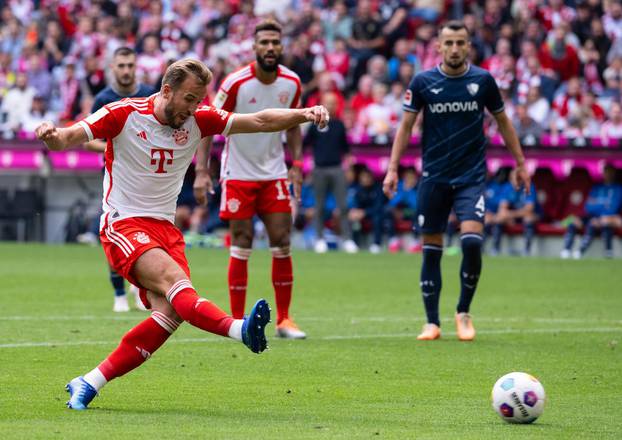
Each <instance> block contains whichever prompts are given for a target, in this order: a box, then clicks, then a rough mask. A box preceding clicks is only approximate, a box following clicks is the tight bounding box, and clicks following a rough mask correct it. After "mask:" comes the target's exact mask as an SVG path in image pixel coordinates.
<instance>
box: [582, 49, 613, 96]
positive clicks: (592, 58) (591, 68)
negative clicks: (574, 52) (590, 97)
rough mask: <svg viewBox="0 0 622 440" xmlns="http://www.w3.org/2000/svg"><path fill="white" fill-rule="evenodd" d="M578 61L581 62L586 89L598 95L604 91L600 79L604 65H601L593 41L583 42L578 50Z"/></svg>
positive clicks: (598, 53)
mask: <svg viewBox="0 0 622 440" xmlns="http://www.w3.org/2000/svg"><path fill="white" fill-rule="evenodd" d="M579 59H580V60H581V74H582V77H583V81H584V82H585V84H586V86H587V89H588V90H590V91H591V92H594V93H596V94H599V95H600V94H601V93H602V92H603V90H604V86H603V82H602V79H601V78H602V73H603V72H604V70H605V68H606V63H601V57H600V52H598V50H597V49H596V45H595V44H594V40H591V39H588V40H585V43H584V44H583V46H582V47H581V49H579Z"/></svg>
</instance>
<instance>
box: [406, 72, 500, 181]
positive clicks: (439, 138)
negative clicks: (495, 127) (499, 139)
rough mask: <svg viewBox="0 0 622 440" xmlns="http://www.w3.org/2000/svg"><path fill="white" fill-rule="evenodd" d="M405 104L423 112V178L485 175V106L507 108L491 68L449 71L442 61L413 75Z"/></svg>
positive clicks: (473, 178)
mask: <svg viewBox="0 0 622 440" xmlns="http://www.w3.org/2000/svg"><path fill="white" fill-rule="evenodd" d="M403 108H404V110H405V111H409V112H420V111H423V131H422V139H421V145H422V150H423V153H422V154H423V172H422V178H423V180H424V181H429V182H438V183H449V184H452V185H461V184H474V183H483V182H484V181H485V180H486V145H487V143H488V141H487V139H486V136H484V108H487V109H488V111H490V112H491V113H493V114H494V113H499V112H502V111H503V110H504V106H503V100H502V99H501V94H500V93H499V88H498V87H497V83H496V82H495V80H494V78H493V77H492V75H490V73H489V72H488V71H487V70H484V69H481V68H479V67H476V66H473V65H469V66H468V68H467V70H466V71H465V72H464V73H463V74H462V75H459V76H448V75H447V74H445V73H444V72H443V71H442V70H441V68H440V66H437V67H435V68H434V69H430V70H426V71H425V72H421V73H419V74H417V75H415V77H414V78H413V79H412V81H411V83H410V85H409V86H408V89H407V90H406V93H405V95H404V102H403Z"/></svg>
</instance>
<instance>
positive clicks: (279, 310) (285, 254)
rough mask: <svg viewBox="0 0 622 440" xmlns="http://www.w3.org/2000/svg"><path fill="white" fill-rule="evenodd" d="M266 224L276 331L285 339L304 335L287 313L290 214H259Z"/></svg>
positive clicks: (290, 275)
mask: <svg viewBox="0 0 622 440" xmlns="http://www.w3.org/2000/svg"><path fill="white" fill-rule="evenodd" d="M260 218H261V220H262V221H263V222H264V225H265V226H266V232H267V233H268V239H269V240H270V252H272V285H273V286H274V297H275V300H276V314H277V320H276V335H277V336H279V337H281V338H287V339H304V338H305V337H306V336H307V335H306V334H305V332H303V331H302V330H300V329H299V328H298V326H297V325H296V323H295V322H294V321H293V320H292V318H291V316H290V315H289V306H290V304H291V301H292V288H293V283H294V274H293V268H292V257H291V253H290V236H291V232H292V216H291V214H290V213H289V212H275V213H270V214H262V215H260Z"/></svg>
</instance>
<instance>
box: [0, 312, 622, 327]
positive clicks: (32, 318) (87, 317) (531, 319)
mask: <svg viewBox="0 0 622 440" xmlns="http://www.w3.org/2000/svg"><path fill="white" fill-rule="evenodd" d="M145 316H147V314H139V313H136V314H134V313H132V314H127V315H52V316H36V315H22V316H20V315H17V316H0V321H95V320H97V321H135V320H137V319H140V318H144V317H145ZM473 319H474V321H475V322H476V323H477V322H493V323H505V322H523V323H529V322H537V323H541V324H620V325H622V320H620V319H615V320H610V319H597V318H595V319H582V318H545V317H527V316H525V317H521V316H510V317H495V318H490V317H483V316H482V317H478V316H477V315H475V316H474V317H473ZM296 320H297V321H301V322H343V321H344V318H343V317H335V318H328V317H321V316H307V317H298V318H296ZM345 320H347V322H349V323H350V324H359V323H363V322H420V321H424V320H425V318H423V317H420V316H414V317H413V316H366V317H346V318H345ZM441 320H443V321H451V320H453V316H444V317H442V318H441Z"/></svg>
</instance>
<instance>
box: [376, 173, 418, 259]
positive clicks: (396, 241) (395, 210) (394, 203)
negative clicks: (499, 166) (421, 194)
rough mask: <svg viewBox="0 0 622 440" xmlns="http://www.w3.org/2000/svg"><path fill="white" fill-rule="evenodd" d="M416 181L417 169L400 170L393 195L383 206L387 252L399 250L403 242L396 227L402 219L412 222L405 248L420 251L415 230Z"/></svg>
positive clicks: (411, 251)
mask: <svg viewBox="0 0 622 440" xmlns="http://www.w3.org/2000/svg"><path fill="white" fill-rule="evenodd" d="M417 183H419V177H418V176H417V170H415V169H414V168H413V167H409V168H405V169H404V171H403V172H402V178H401V179H400V181H399V182H398V183H397V191H396V192H395V195H394V196H393V198H392V199H391V200H389V203H387V205H386V207H385V211H386V213H385V222H386V229H387V232H388V234H389V243H388V246H387V248H388V250H389V252H392V253H393V252H399V251H400V250H401V249H402V248H403V246H404V244H405V243H404V242H403V240H402V237H400V236H399V235H398V234H397V228H396V223H397V222H403V221H408V222H410V223H411V224H412V229H411V231H412V238H413V240H412V241H411V242H410V243H409V244H408V247H407V248H406V249H405V250H407V251H408V252H409V253H415V252H421V243H420V242H419V233H418V231H417V226H418V225H417Z"/></svg>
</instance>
